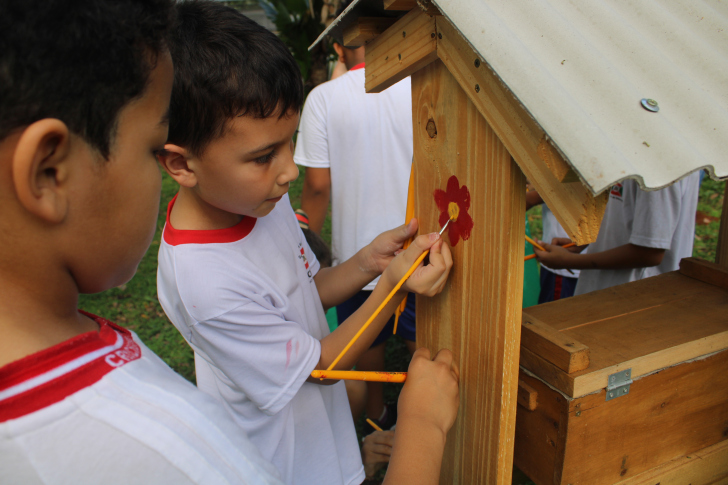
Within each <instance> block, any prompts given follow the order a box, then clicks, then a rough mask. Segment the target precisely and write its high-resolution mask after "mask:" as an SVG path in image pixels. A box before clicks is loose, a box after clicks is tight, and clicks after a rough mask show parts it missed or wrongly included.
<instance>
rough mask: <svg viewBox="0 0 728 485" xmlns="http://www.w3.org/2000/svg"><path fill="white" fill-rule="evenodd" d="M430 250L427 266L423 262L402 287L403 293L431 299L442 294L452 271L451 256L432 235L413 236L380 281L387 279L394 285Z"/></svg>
mask: <svg viewBox="0 0 728 485" xmlns="http://www.w3.org/2000/svg"><path fill="white" fill-rule="evenodd" d="M428 249H429V250H430V254H429V260H430V261H429V264H427V265H424V264H423V263H421V264H420V266H419V267H418V268H417V269H415V271H414V272H413V273H412V275H411V276H410V277H409V278H408V279H407V281H405V283H404V284H403V285H402V289H403V290H404V291H410V292H412V293H417V294H420V295H425V296H434V295H437V294H438V293H440V292H441V291H442V289H443V288H444V287H445V283H446V282H447V277H448V275H449V274H450V269H451V268H452V254H451V253H450V246H448V245H447V244H446V243H445V242H444V241H443V240H442V238H441V237H440V235H439V234H438V233H436V232H433V233H431V234H425V235H422V236H417V238H415V240H414V241H412V244H411V245H410V246H409V247H408V248H407V250H406V251H403V252H401V253H399V254H398V255H397V257H396V258H394V259H393V260H392V262H391V263H390V264H389V266H387V269H386V270H385V271H384V273H383V274H382V278H388V279H389V281H390V283H391V284H392V285H393V286H394V285H396V284H397V283H399V280H400V279H402V277H403V276H404V275H405V273H407V271H409V269H410V268H411V267H412V265H413V264H414V263H415V261H417V258H419V257H420V255H421V254H422V253H423V252H425V251H427V250H428Z"/></svg>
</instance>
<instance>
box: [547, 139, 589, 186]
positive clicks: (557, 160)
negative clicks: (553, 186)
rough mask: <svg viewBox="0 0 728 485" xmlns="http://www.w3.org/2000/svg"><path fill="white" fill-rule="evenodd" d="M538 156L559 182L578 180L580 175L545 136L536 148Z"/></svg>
mask: <svg viewBox="0 0 728 485" xmlns="http://www.w3.org/2000/svg"><path fill="white" fill-rule="evenodd" d="M536 151H537V152H538V156H539V158H540V159H541V160H543V162H544V163H545V164H546V166H547V167H548V168H549V170H551V173H553V174H554V177H556V180H558V181H559V182H578V181H579V176H578V175H577V174H576V172H574V169H573V168H571V165H569V164H568V163H567V162H566V160H564V159H563V157H562V156H561V154H560V153H559V152H558V150H556V148H554V146H553V145H551V142H550V141H549V140H548V139H547V138H546V136H544V137H543V138H542V139H541V141H540V142H539V143H538V147H537V148H536Z"/></svg>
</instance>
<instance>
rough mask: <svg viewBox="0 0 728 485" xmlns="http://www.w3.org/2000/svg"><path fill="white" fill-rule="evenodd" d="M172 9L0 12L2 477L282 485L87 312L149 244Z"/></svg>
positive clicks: (208, 411)
mask: <svg viewBox="0 0 728 485" xmlns="http://www.w3.org/2000/svg"><path fill="white" fill-rule="evenodd" d="M173 14H174V11H173V6H172V3H171V2H170V1H168V0H155V1H149V0H147V1H139V0H86V1H78V2H73V3H72V5H69V3H68V2H67V1H62V0H45V1H43V2H30V1H28V0H4V1H3V2H0V171H1V173H0V207H2V209H1V210H2V217H0V246H1V247H2V252H0V288H2V292H0V333H1V334H2V338H1V339H0V482H2V483H13V484H15V483H17V484H34V483H155V484H166V483H168V484H184V483H201V482H204V483H241V484H242V483H280V481H279V479H277V478H276V475H277V473H276V471H275V469H274V468H273V467H272V466H271V465H270V464H269V463H267V462H265V461H264V460H263V459H262V457H261V456H260V453H259V452H258V451H257V450H256V448H255V447H254V446H253V445H252V444H251V443H250V441H249V440H248V439H247V438H246V437H245V434H244V433H243V432H242V430H240V429H239V428H237V426H236V425H235V424H234V422H233V421H232V420H231V419H230V418H229V417H228V416H227V414H226V413H225V411H224V410H223V409H222V408H221V407H220V406H219V404H218V403H216V402H215V401H214V400H213V399H211V398H210V397H209V396H206V395H204V394H203V393H201V392H200V391H198V390H197V389H195V388H194V386H192V385H191V384H190V383H188V382H186V381H185V380H184V379H183V378H181V377H180V376H179V375H177V374H175V373H174V372H173V371H172V370H171V369H170V368H169V367H167V366H166V365H165V364H164V363H163V362H162V361H161V360H160V359H159V358H158V357H157V356H156V355H154V354H153V353H152V352H151V351H150V350H149V349H148V348H147V347H145V346H144V344H143V343H141V342H140V341H139V340H138V339H137V337H136V335H135V334H133V333H132V332H130V331H128V330H125V329H123V328H121V327H118V326H116V325H114V324H113V323H111V322H109V321H107V320H104V319H103V318H101V317H97V316H94V315H90V314H86V313H82V312H79V311H78V310H77V309H76V308H77V306H76V305H77V303H78V294H79V292H89V293H94V292H98V291H102V290H105V289H108V288H111V287H113V286H117V285H120V284H122V283H125V282H126V281H127V280H129V279H130V278H131V276H132V275H133V274H134V271H135V270H136V267H137V264H138V263H139V261H140V259H141V258H142V256H143V254H144V253H145V251H146V250H147V247H148V246H149V243H150V242H151V239H152V236H153V234H154V229H155V225H156V220H157V213H158V210H159V209H158V207H159V196H160V181H161V180H160V173H159V169H158V167H157V161H156V159H155V152H156V151H157V150H160V149H161V148H162V147H163V146H164V142H165V140H166V139H167V113H168V107H169V99H170V93H171V90H172V81H173V67H172V62H171V59H170V56H169V52H168V51H167V48H166V40H165V38H166V35H167V33H168V29H169V27H170V24H171V23H172V22H173V19H174V15H173Z"/></svg>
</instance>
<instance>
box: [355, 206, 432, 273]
mask: <svg viewBox="0 0 728 485" xmlns="http://www.w3.org/2000/svg"><path fill="white" fill-rule="evenodd" d="M418 227H419V224H418V222H417V219H414V218H413V219H412V220H410V221H409V223H407V224H404V225H401V226H399V227H395V228H394V229H391V230H389V231H386V232H383V233H381V234H380V235H379V236H377V237H375V238H374V240H373V241H372V242H371V243H369V245H368V246H367V247H366V248H364V249H365V250H364V251H362V258H363V259H362V262H361V263H362V264H361V267H362V269H363V270H364V271H367V272H373V273H376V274H378V275H380V274H382V272H383V271H384V270H385V268H386V267H387V266H389V263H390V262H391V261H392V260H393V259H394V256H395V255H396V254H397V253H398V252H399V251H400V250H401V249H402V247H403V246H404V242H405V241H406V240H407V239H409V238H411V237H412V236H414V235H415V234H416V233H417V228H418Z"/></svg>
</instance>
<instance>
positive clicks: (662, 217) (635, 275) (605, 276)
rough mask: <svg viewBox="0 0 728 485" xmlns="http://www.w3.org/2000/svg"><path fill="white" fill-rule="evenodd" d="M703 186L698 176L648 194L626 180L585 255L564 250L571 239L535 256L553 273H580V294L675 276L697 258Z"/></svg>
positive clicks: (617, 188)
mask: <svg viewBox="0 0 728 485" xmlns="http://www.w3.org/2000/svg"><path fill="white" fill-rule="evenodd" d="M699 187H700V173H699V171H698V172H695V173H692V174H690V175H688V176H687V177H685V178H683V179H682V180H679V181H678V182H675V183H674V184H672V185H670V186H669V187H665V188H664V189H660V190H654V191H650V192H647V191H644V190H641V189H640V187H639V185H638V184H637V181H636V180H631V179H628V180H625V181H623V182H621V183H618V184H616V185H614V186H613V187H612V189H611V191H610V193H609V201H608V203H607V208H606V211H605V212H604V219H603V220H602V225H601V227H600V228H599V235H598V236H597V240H596V242H595V243H593V244H591V245H589V252H588V253H587V254H579V251H582V250H583V249H584V248H583V247H580V248H576V247H574V248H569V249H564V248H562V247H561V246H563V245H565V244H566V243H568V242H569V240H568V238H561V239H559V238H557V239H556V240H555V241H553V242H555V243H556V244H553V245H552V244H543V246H544V249H546V251H539V250H537V249H536V250H534V252H535V253H536V256H537V257H538V259H539V261H540V262H541V263H542V264H544V265H546V266H548V267H549V268H553V269H580V270H582V271H581V273H580V275H579V280H578V282H577V284H576V291H575V292H574V294H576V295H582V294H584V293H589V292H591V291H596V290H601V289H604V288H609V287H611V286H615V285H621V284H623V283H628V282H630V281H636V280H640V279H643V278H647V277H650V276H656V275H658V274H662V273H665V272H667V271H675V270H677V269H678V268H679V265H680V260H681V259H682V258H687V257H690V256H692V253H693V239H694V237H695V210H696V208H697V205H698V189H699ZM548 242H549V243H551V242H552V241H548Z"/></svg>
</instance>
